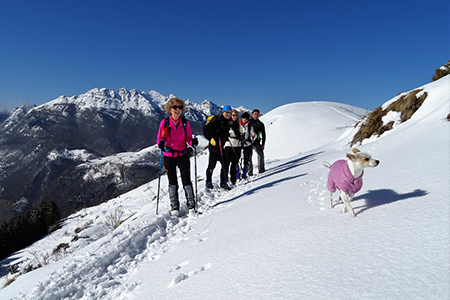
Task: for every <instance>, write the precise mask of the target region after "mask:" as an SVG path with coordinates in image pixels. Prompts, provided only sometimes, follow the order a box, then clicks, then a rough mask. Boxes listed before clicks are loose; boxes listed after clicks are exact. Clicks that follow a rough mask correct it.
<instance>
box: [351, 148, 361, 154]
mask: <svg viewBox="0 0 450 300" xmlns="http://www.w3.org/2000/svg"><path fill="white" fill-rule="evenodd" d="M352 151H353V153H355V154H356V153H358V152H361V151H359V149H356V148H355V149H353V150H352Z"/></svg>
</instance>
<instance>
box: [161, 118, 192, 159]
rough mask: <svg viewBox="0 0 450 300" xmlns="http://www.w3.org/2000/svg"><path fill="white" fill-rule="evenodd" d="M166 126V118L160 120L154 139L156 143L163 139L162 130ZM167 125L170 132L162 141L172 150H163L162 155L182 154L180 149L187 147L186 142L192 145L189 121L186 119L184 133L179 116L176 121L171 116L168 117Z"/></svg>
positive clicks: (173, 155) (174, 155) (175, 155)
mask: <svg viewBox="0 0 450 300" xmlns="http://www.w3.org/2000/svg"><path fill="white" fill-rule="evenodd" d="M165 126H166V119H163V120H162V121H161V124H159V130H158V138H157V139H156V144H159V142H160V141H161V140H162V139H163V132H164V130H165V128H164V127H165ZM169 126H170V134H169V136H168V137H166V138H164V139H163V140H164V142H165V145H166V147H168V148H170V149H172V150H173V151H174V152H167V151H164V156H168V157H177V156H182V155H183V154H182V153H181V152H182V151H184V150H186V149H187V145H186V142H187V143H188V144H189V145H191V146H192V130H191V125H189V121H188V120H186V134H185V132H184V128H183V124H182V121H181V118H180V119H178V122H175V121H174V120H173V119H172V116H170V117H169Z"/></svg>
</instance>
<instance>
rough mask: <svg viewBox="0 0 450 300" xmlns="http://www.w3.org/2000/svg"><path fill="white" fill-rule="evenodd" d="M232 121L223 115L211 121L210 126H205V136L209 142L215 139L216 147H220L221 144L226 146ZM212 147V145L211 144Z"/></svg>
mask: <svg viewBox="0 0 450 300" xmlns="http://www.w3.org/2000/svg"><path fill="white" fill-rule="evenodd" d="M230 123H231V120H229V119H227V118H225V117H224V116H223V115H219V116H215V117H213V118H212V119H211V121H209V123H208V124H206V125H205V126H203V135H204V136H205V138H207V139H208V140H211V139H214V140H215V142H216V145H215V146H214V147H217V148H218V147H219V143H220V144H221V145H222V147H223V146H224V144H225V142H226V141H228V137H229V131H230ZM209 146H210V147H211V146H212V145H211V143H210V144H209Z"/></svg>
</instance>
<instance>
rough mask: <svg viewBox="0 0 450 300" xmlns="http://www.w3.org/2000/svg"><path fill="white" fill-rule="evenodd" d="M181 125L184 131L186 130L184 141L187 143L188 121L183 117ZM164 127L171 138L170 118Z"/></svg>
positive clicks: (166, 120)
mask: <svg viewBox="0 0 450 300" xmlns="http://www.w3.org/2000/svg"><path fill="white" fill-rule="evenodd" d="M181 124H182V125H183V129H184V140H185V141H187V131H186V126H187V120H186V118H185V117H183V116H181ZM164 127H166V128H167V136H168V137H169V136H170V116H168V117H167V118H166V119H165V124H164Z"/></svg>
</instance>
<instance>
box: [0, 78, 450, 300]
mask: <svg viewBox="0 0 450 300" xmlns="http://www.w3.org/2000/svg"><path fill="white" fill-rule="evenodd" d="M449 86H450V76H446V77H444V78H442V79H439V80H437V81H435V82H432V83H429V84H427V85H424V86H422V87H420V90H422V91H423V93H427V98H426V99H425V101H424V102H423V103H422V104H421V106H420V107H419V108H418V110H417V111H416V112H415V113H414V114H413V115H412V116H411V118H410V119H408V120H407V121H404V122H400V121H399V120H398V119H399V118H400V117H401V114H400V112H398V113H397V114H395V113H393V112H388V114H386V115H388V118H386V119H387V120H385V121H386V123H387V122H394V124H396V125H395V126H393V128H392V129H391V130H389V131H385V132H384V133H382V134H381V135H380V136H377V135H374V136H372V137H370V138H366V139H364V140H363V141H362V142H361V143H360V144H358V145H357V147H358V148H359V149H360V150H362V151H367V152H369V153H371V154H372V156H373V157H374V158H376V159H378V160H380V165H379V166H378V167H376V168H371V169H366V171H365V174H364V184H363V188H362V190H361V191H360V192H359V193H358V194H357V195H356V197H355V199H354V200H353V202H352V205H353V207H354V209H355V211H356V213H357V217H356V218H354V217H351V216H350V215H349V214H343V213H341V212H340V210H341V208H342V204H339V203H338V202H337V195H336V194H335V195H334V201H335V203H336V207H335V208H334V209H330V208H329V193H328V191H327V189H326V180H327V174H328V169H327V168H325V167H323V166H322V164H321V163H322V161H329V162H334V161H336V160H339V159H344V158H345V154H346V153H347V152H349V151H350V150H351V149H350V147H349V143H350V142H351V141H352V139H353V137H354V136H355V134H356V133H357V132H358V130H359V129H360V128H361V126H362V122H360V121H361V115H364V114H365V112H364V110H362V109H359V108H356V107H352V106H349V105H345V104H340V103H331V102H304V103H292V104H288V105H284V106H281V107H278V108H276V109H274V110H272V111H270V112H268V113H266V114H265V115H264V116H263V117H261V120H262V121H263V122H264V123H265V124H266V129H267V136H268V139H267V146H266V150H265V155H266V172H265V173H263V174H257V175H255V176H254V177H251V179H250V180H249V181H242V182H240V183H239V184H238V185H237V186H236V187H235V188H233V189H232V190H231V191H227V192H225V191H222V190H219V189H214V190H212V191H208V190H206V189H205V185H204V180H203V179H204V170H205V169H206V166H207V160H208V159H207V155H206V153H201V154H199V156H198V157H197V160H196V162H197V167H198V173H195V171H194V168H192V174H191V175H192V178H195V175H197V179H198V182H197V184H198V190H197V191H196V192H197V199H198V206H199V212H200V214H198V215H196V216H190V217H186V218H178V217H173V216H171V215H170V214H169V213H168V210H169V200H168V195H167V178H166V176H163V177H162V180H161V187H162V188H161V198H160V202H159V209H160V213H159V214H158V215H157V214H156V213H155V207H156V197H155V196H156V193H157V190H158V182H157V180H153V181H151V182H148V183H145V184H143V185H141V186H139V187H137V188H136V189H133V190H131V191H129V192H127V193H125V194H122V195H120V196H118V197H115V198H112V199H111V200H109V201H107V202H105V203H102V204H100V205H97V206H93V207H90V208H86V209H82V210H80V211H78V212H76V213H74V214H72V215H71V216H69V217H68V218H66V219H65V221H64V224H63V226H62V228H60V229H59V230H57V231H55V232H53V233H51V234H50V235H48V236H47V237H46V238H44V239H42V240H40V241H38V242H36V243H35V244H33V245H32V246H30V247H28V248H26V249H23V251H20V252H18V253H16V254H14V255H12V256H11V257H9V258H7V259H6V260H5V261H3V266H4V268H5V269H7V268H10V271H11V272H10V273H9V274H6V273H4V276H3V277H2V280H3V282H2V283H4V284H5V285H7V286H6V287H4V288H3V289H1V290H0V299H10V300H18V299H21V300H22V299H24V300H26V299H30V300H31V299H33V300H34V299H45V300H56V299H58V300H69V299H127V300H141V299H146V300H147V299H158V300H161V299H162V300H164V299H187V300H189V299H196V300H198V299H319V300H321V299H327V300H328V299H392V300H394V299H395V300H398V299H400V300H403V299H405V300H410V299H417V300H419V299H420V300H422V299H448V297H449V295H450V272H449V266H450V258H449V251H450V241H449V235H450V228H449V222H450V216H449V211H450V203H449V200H448V199H449V197H448V195H449V193H450V187H449V185H448V182H449V177H450V172H449V168H448V166H449V163H450V161H449V153H450V120H449V117H448V116H449V112H450V93H449ZM402 96H403V95H402V94H400V95H398V96H396V97H394V98H393V99H391V100H389V101H387V102H386V103H385V104H384V105H382V107H383V109H386V108H387V107H390V104H392V103H394V102H397V101H400V99H402ZM286 122H289V126H286ZM355 124H358V125H357V126H355ZM200 142H201V144H202V145H203V146H204V145H206V143H207V141H206V140H204V139H200ZM150 148H151V147H150ZM140 153H142V152H138V153H133V154H132V153H129V154H128V155H126V154H124V155H123V156H120V157H119V156H117V157H116V159H117V160H120V159H121V160H122V161H123V162H124V163H125V162H127V161H129V160H133V158H132V156H139V155H140ZM72 155H73V156H77V153H72ZM78 155H82V154H78ZM109 159H111V157H109V158H108V160H109ZM192 164H193V165H194V164H195V161H194V159H193V160H192ZM218 177H219V172H218V170H216V171H215V172H214V177H213V181H214V182H217V181H218ZM180 192H181V191H180ZM181 194H182V193H181ZM39 264H41V265H42V267H40V268H37V269H34V268H33V267H32V266H36V265H39Z"/></svg>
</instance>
